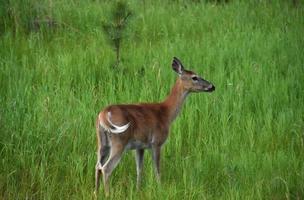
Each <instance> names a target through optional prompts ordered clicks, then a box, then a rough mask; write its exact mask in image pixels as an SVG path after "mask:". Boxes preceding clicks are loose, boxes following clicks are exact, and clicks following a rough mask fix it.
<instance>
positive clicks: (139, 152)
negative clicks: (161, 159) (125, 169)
mask: <svg viewBox="0 0 304 200" xmlns="http://www.w3.org/2000/svg"><path fill="white" fill-rule="evenodd" d="M144 152H145V151H144V149H136V155H135V159H136V172H137V181H136V188H137V189H139V186H140V183H141V175H142V168H143V160H144Z"/></svg>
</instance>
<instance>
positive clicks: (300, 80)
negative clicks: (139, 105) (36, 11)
mask: <svg viewBox="0 0 304 200" xmlns="http://www.w3.org/2000/svg"><path fill="white" fill-rule="evenodd" d="M52 3H53V4H52V17H53V18H54V20H56V21H57V22H59V23H61V25H60V26H58V27H56V28H55V30H52V31H50V30H48V29H44V30H40V31H38V32H28V31H23V29H22V26H20V28H18V29H17V32H15V31H16V30H15V31H14V30H11V31H10V30H8V29H6V31H5V32H4V33H2V35H1V39H0V46H1V48H0V69H1V70H0V94H1V95H0V157H1V160H0V161H1V162H0V169H1V170H0V198H1V199H91V198H93V188H94V168H95V160H96V154H95V149H96V141H95V140H96V139H95V128H94V123H95V117H96V115H97V113H98V112H99V111H100V110H101V109H102V108H103V107H104V106H106V105H108V104H116V103H132V102H151V101H152V102H156V101H161V100H163V99H164V98H165V96H166V95H167V94H168V92H169V91H170V88H171V87H172V85H173V84H174V80H175V78H176V75H175V73H174V72H173V71H172V70H171V66H170V65H171V61H172V57H173V56H177V57H179V58H180V59H181V60H182V61H183V62H184V64H185V66H186V67H187V68H189V69H191V70H194V71H196V72H198V74H200V75H202V76H203V77H204V78H206V79H207V80H210V81H211V82H213V83H214V84H215V86H216V91H215V92H214V93H211V94H193V95H191V96H189V97H188V99H187V101H186V103H185V105H184V107H183V109H182V112H181V114H180V116H179V117H178V118H177V120H176V121H175V122H174V124H173V126H172V128H171V130H170V136H169V139H168V141H167V143H166V144H165V145H164V148H163V152H162V165H161V168H162V169H161V172H162V183H161V185H158V184H157V183H156V181H155V177H154V173H153V168H152V164H151V156H150V154H149V153H148V152H147V154H146V155H145V166H144V180H143V186H142V189H141V190H140V191H136V189H135V188H136V187H135V183H136V173H135V171H136V170H135V161H134V158H133V157H134V156H133V155H132V153H131V152H128V153H126V154H125V155H124V157H123V159H122V161H121V162H120V164H119V166H118V167H117V168H116V169H115V171H114V173H113V176H112V177H111V196H110V199H126V198H127V199H303V198H304V166H303V161H304V153H303V152H304V151H303V149H304V115H303V113H304V96H303V94H304V67H303V63H304V50H303V49H304V48H303V47H304V39H303V32H304V26H303V24H304V14H303V6H301V5H300V6H299V7H294V6H293V5H292V4H291V3H288V2H283V1H273V2H270V1H251V2H242V1H240V2H237V1H231V2H228V3H223V4H213V3H204V2H202V3H199V2H196V1H194V2H191V1H173V2H171V1H168V2H162V1H153V2H147V1H143V2H137V1H130V6H131V7H132V8H133V10H134V13H135V16H134V18H133V19H132V23H131V26H130V30H129V33H128V34H129V35H128V40H125V41H124V43H123V47H122V63H121V65H120V66H119V68H118V69H113V68H112V67H111V66H113V63H114V62H115V53H114V52H113V50H112V49H111V47H109V45H108V43H107V42H106V39H105V37H104V35H103V33H102V30H101V25H102V20H103V19H105V16H106V13H107V12H108V10H109V8H110V7H111V4H110V2H99V1H89V0H88V1H74V2H72V3H67V2H64V1H52ZM3 20H5V18H3ZM62 24H64V25H62ZM103 195H104V194H103V190H101V192H100V194H99V196H100V197H103Z"/></svg>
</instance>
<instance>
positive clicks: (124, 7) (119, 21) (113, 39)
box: [102, 1, 132, 66]
mask: <svg viewBox="0 0 304 200" xmlns="http://www.w3.org/2000/svg"><path fill="white" fill-rule="evenodd" d="M131 15H132V11H131V10H130V8H129V6H128V4H127V3H126V2H124V1H117V2H116V3H115V5H114V7H113V9H112V11H111V13H110V16H109V18H108V21H106V22H103V24H102V28H103V30H104V32H105V34H106V36H107V38H108V40H109V42H110V44H111V45H112V46H113V48H114V51H115V53H116V66H118V64H119V62H120V50H121V43H122V40H123V38H124V37H125V30H126V28H127V25H128V22H129V19H130V16H131Z"/></svg>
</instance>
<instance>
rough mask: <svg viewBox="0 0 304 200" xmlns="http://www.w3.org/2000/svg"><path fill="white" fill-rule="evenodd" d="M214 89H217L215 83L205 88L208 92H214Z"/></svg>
mask: <svg viewBox="0 0 304 200" xmlns="http://www.w3.org/2000/svg"><path fill="white" fill-rule="evenodd" d="M214 90H215V86H214V85H213V84H210V85H208V86H207V87H206V88H205V91H206V92H213V91H214Z"/></svg>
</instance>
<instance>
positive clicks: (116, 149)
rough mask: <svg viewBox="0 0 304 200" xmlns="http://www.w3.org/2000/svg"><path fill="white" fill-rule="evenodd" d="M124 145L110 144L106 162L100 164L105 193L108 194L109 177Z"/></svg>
mask: <svg viewBox="0 0 304 200" xmlns="http://www.w3.org/2000/svg"><path fill="white" fill-rule="evenodd" d="M123 150H124V147H123V145H113V144H112V146H111V153H110V157H109V159H108V160H107V162H106V163H105V164H104V165H103V166H102V174H103V183H104V190H105V195H106V196H109V191H110V190H109V178H110V175H111V173H112V172H113V170H114V169H115V167H116V166H117V164H118V163H119V161H120V159H121V156H122V153H123Z"/></svg>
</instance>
